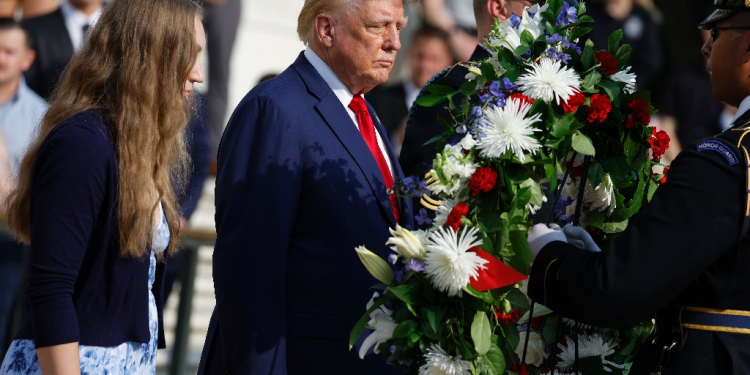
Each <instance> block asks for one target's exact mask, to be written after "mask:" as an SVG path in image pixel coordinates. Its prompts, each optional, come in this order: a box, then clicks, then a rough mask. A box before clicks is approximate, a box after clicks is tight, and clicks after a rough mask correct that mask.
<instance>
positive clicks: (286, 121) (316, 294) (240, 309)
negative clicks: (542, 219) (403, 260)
mask: <svg viewBox="0 0 750 375" xmlns="http://www.w3.org/2000/svg"><path fill="white" fill-rule="evenodd" d="M405 23H406V19H405V18H404V13H403V8H402V3H401V0H306V1H305V4H304V6H303V9H302V11H301V13H300V16H299V20H298V28H297V30H298V34H299V35H300V38H301V39H302V41H303V42H305V44H306V45H307V49H306V50H305V51H304V52H303V53H301V54H300V55H299V57H298V58H297V60H296V61H295V62H294V63H293V64H292V65H291V66H290V67H289V68H287V69H286V70H285V71H284V72H283V73H281V74H280V75H279V76H278V77H276V78H274V79H271V80H269V81H266V82H264V83H261V84H260V85H258V86H256V87H255V88H254V89H253V90H252V91H250V93H249V94H248V95H247V96H246V97H245V98H244V99H243V100H242V101H241V102H240V104H239V105H238V107H237V108H236V109H235V111H234V113H233V114H232V117H231V119H230V120H229V124H228V125H227V128H226V130H225V132H224V136H223V138H222V142H221V145H220V147H219V155H218V174H217V180H216V228H217V240H216V248H215V250H214V255H213V275H214V276H213V277H214V287H215V292H216V308H215V310H214V314H213V316H212V318H211V325H210V327H209V332H208V335H207V337H206V346H205V347H204V349H203V357H202V359H201V368H200V369H199V373H203V374H249V375H261V374H262V375H266V374H273V375H286V374H289V375H295V374H306V375H309V374H326V375H339V374H340V375H352V374H357V375H367V374H372V375H376V374H377V375H384V374H396V373H397V372H396V371H395V370H393V369H392V368H391V367H390V366H388V365H387V364H386V363H385V359H384V358H382V357H376V356H369V357H366V359H365V360H360V359H359V357H358V355H357V353H356V350H353V351H349V345H348V337H349V333H350V331H351V329H352V328H353V326H354V325H355V324H356V322H357V321H358V320H359V318H360V317H361V316H362V315H363V314H364V312H365V305H366V304H367V302H368V300H369V299H370V298H371V297H372V294H373V290H371V289H369V288H370V286H372V285H373V284H375V283H376V282H377V281H376V280H375V279H374V278H372V277H371V276H370V275H369V274H368V272H367V271H366V270H365V268H364V266H363V265H362V264H361V263H360V261H359V259H358V256H357V254H356V252H355V251H354V248H355V247H356V246H359V245H365V246H366V247H367V248H369V249H370V250H372V251H373V252H376V253H377V254H378V255H380V256H381V257H383V258H386V257H387V255H388V252H389V251H388V249H387V248H386V246H385V242H386V240H387V239H388V238H389V232H388V228H390V227H395V226H396V224H397V223H399V224H400V225H401V226H404V227H411V222H412V213H411V203H410V202H409V201H408V200H407V199H401V198H398V197H397V196H395V195H394V194H393V190H392V187H393V184H394V182H396V183H397V182H398V180H400V179H402V178H403V175H402V173H401V170H400V168H399V165H398V162H397V160H396V157H395V155H394V154H393V151H392V150H391V147H390V145H389V143H388V137H387V134H386V132H385V129H384V128H383V126H382V125H381V124H380V122H379V120H378V119H377V116H376V115H375V113H374V111H373V109H372V107H370V106H369V105H368V104H366V102H365V101H364V99H362V94H364V93H365V92H367V91H368V90H370V89H372V88H373V87H375V86H376V85H378V84H380V83H382V82H385V81H386V79H387V78H388V74H389V72H390V70H391V67H392V65H393V61H394V59H395V58H396V52H397V50H398V49H399V48H400V47H401V44H400V41H399V31H400V29H401V28H402V27H403V26H404V24H405Z"/></svg>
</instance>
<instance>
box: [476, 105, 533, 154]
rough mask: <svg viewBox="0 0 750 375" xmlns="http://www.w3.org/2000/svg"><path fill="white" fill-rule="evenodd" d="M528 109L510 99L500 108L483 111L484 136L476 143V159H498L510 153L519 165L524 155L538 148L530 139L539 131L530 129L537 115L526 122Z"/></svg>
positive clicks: (529, 106) (528, 107) (528, 106)
mask: <svg viewBox="0 0 750 375" xmlns="http://www.w3.org/2000/svg"><path fill="white" fill-rule="evenodd" d="M530 108H531V104H528V103H526V104H523V103H522V102H521V100H519V99H510V100H508V101H506V103H505V107H503V108H499V107H492V108H489V109H487V110H485V111H484V116H483V121H484V123H485V124H486V125H487V126H486V127H485V129H484V133H485V136H484V137H483V138H482V140H481V141H479V142H478V143H477V149H478V150H479V151H480V152H479V154H480V156H482V157H486V158H498V157H500V156H502V155H503V154H505V152H506V151H508V150H510V151H511V152H512V153H514V154H515V155H516V157H517V158H518V159H519V160H521V162H523V161H524V160H525V157H524V151H527V152H530V153H532V154H535V153H536V151H537V150H538V149H539V148H541V145H540V144H539V141H537V140H536V139H535V138H533V137H531V135H532V134H534V132H538V131H540V130H539V129H537V128H534V127H532V125H533V124H534V123H536V122H539V121H540V120H539V117H540V116H541V115H540V114H538V113H537V114H536V115H534V116H532V117H530V118H526V115H527V114H528V113H529V109H530Z"/></svg>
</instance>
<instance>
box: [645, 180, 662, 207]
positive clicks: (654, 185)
mask: <svg viewBox="0 0 750 375" xmlns="http://www.w3.org/2000/svg"><path fill="white" fill-rule="evenodd" d="M658 187H659V184H657V183H656V181H654V180H649V182H648V197H647V198H646V201H647V202H651V199H652V198H653V197H654V194H656V188H658Z"/></svg>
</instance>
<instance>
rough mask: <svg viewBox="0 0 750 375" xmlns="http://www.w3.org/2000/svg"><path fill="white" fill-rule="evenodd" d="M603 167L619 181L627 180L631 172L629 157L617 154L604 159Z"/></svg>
mask: <svg viewBox="0 0 750 375" xmlns="http://www.w3.org/2000/svg"><path fill="white" fill-rule="evenodd" d="M602 166H604V170H605V171H607V172H608V173H609V174H611V175H612V177H614V178H615V179H617V180H623V179H625V177H626V175H627V174H628V172H629V171H630V163H628V157H627V156H625V154H617V155H614V156H610V157H608V158H606V159H604V161H603V162H602Z"/></svg>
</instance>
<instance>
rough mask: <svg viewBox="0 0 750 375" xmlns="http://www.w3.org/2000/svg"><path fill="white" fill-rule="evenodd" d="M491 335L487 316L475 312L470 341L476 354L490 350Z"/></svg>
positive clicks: (483, 313)
mask: <svg viewBox="0 0 750 375" xmlns="http://www.w3.org/2000/svg"><path fill="white" fill-rule="evenodd" d="M394 333H395V331H394ZM491 335H492V328H490V320H489V319H488V318H487V314H486V313H485V312H484V311H477V313H476V314H475V315H474V321H473V322H472V323H471V339H472V340H473V341H474V349H475V350H476V351H477V353H479V354H485V353H487V352H488V351H489V350H490V345H491V344H492V341H491V340H490V336H491Z"/></svg>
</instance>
